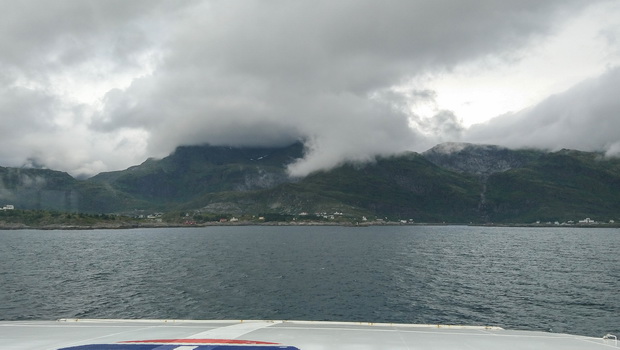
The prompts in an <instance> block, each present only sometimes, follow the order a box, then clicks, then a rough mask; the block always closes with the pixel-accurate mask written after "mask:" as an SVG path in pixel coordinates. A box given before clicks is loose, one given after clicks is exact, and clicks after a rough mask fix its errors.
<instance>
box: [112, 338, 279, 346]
mask: <svg viewBox="0 0 620 350" xmlns="http://www.w3.org/2000/svg"><path fill="white" fill-rule="evenodd" d="M121 343H157V344H244V345H247V344H254V345H278V343H272V342H266V341H255V340H238V339H187V338H185V339H152V340H129V341H122V342H121Z"/></svg>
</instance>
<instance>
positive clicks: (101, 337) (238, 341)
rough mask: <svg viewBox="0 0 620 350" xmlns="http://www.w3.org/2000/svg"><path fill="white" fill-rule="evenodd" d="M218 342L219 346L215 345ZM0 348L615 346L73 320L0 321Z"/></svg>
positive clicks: (474, 330) (375, 330) (404, 328)
mask: <svg viewBox="0 0 620 350" xmlns="http://www.w3.org/2000/svg"><path fill="white" fill-rule="evenodd" d="M222 339H225V340H227V341H222ZM145 340H146V342H145ZM132 341H133V342H132ZM136 341H139V342H136ZM269 343H277V344H269ZM104 344H105V345H104ZM0 348H1V349H4V350H57V349H64V348H75V349H76V350H100V349H111V350H117V349H122V350H125V349H128V350H133V349H136V350H147V349H158V350H175V349H178V350H210V349H211V350H213V349H218V350H219V349H222V350H226V349H229V350H233V349H234V350H237V349H247V350H250V349H263V350H268V349H286V350H294V349H300V350H319V349H320V350H323V349H325V350H326V349H356V350H365V349H368V350H370V349H382V350H383V349H391V350H400V349H403V350H405V349H407V350H414V349H480V350H482V349H493V350H496V349H505V350H510V349H520V350H522V349H562V350H571V349H575V350H576V349H579V350H584V349H586V350H587V349H619V348H620V347H619V345H618V342H617V340H614V339H603V338H592V337H585V336H575V335H567V334H555V333H545V332H532V331H517V330H504V329H502V328H498V327H467V326H438V325H408V324H371V323H344V322H318V321H317V322H315V321H189V320H187V321H182V320H86V319H78V320H58V321H23V322H20V321H7V322H0Z"/></svg>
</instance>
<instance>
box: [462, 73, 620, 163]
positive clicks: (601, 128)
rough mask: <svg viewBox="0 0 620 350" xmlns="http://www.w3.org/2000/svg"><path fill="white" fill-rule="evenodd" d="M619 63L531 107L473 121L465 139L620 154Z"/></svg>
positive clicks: (516, 145) (519, 145)
mask: <svg viewBox="0 0 620 350" xmlns="http://www.w3.org/2000/svg"><path fill="white" fill-rule="evenodd" d="M619 87H620V68H614V69H611V70H609V71H608V72H606V73H605V74H603V75H602V76H600V77H598V78H594V79H589V80H587V81H585V82H582V83H581V84H579V85H577V86H575V87H573V88H571V89H570V90H568V91H566V92H564V93H561V94H557V95H555V96H551V97H549V98H547V99H546V100H544V101H543V102H541V103H540V104H538V105H536V106H534V107H532V108H529V109H527V110H524V111H521V112H518V113H514V114H507V115H503V116H499V117H497V118H494V119H492V120H490V121H489V122H487V123H484V124H479V125H475V126H473V127H471V128H470V129H469V130H468V131H467V133H466V139H467V140H468V141H472V142H482V143H491V144H499V145H505V146H510V147H539V148H546V149H551V150H557V149H559V148H572V149H578V150H584V151H605V152H607V153H608V154H609V155H620V134H619V133H618V131H619V130H620V99H619V98H618V88H619Z"/></svg>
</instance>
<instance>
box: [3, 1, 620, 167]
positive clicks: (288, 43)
mask: <svg viewBox="0 0 620 350" xmlns="http://www.w3.org/2000/svg"><path fill="white" fill-rule="evenodd" d="M0 4H1V5H2V11H1V12H0V122H1V123H2V127H1V128H0V139H1V140H2V143H1V147H0V165H1V166H18V167H19V166H24V165H26V166H44V167H48V168H52V169H58V170H63V171H67V172H69V173H71V174H72V175H75V176H77V175H94V174H96V173H98V172H102V171H110V170H118V169H124V168H126V167H129V166H131V165H135V164H138V163H141V162H142V161H144V160H145V159H146V158H148V157H163V156H166V155H168V154H169V153H171V152H172V151H174V149H175V147H177V146H179V145H197V144H206V143H209V144H214V145H239V146H274V145H286V144H289V143H291V142H294V141H296V140H302V141H303V142H304V143H305V145H306V148H307V153H306V157H305V158H304V159H303V160H301V161H299V162H298V163H295V164H293V165H292V166H291V168H290V170H291V173H292V174H294V175H305V174H307V173H309V172H311V171H314V170H318V169H326V168H329V167H332V166H335V165H337V164H339V163H341V162H343V161H346V160H367V159H372V158H373V157H374V156H376V155H379V154H392V153H397V152H402V151H405V150H412V151H418V152H421V151H424V150H426V149H428V148H430V147H432V146H434V145H435V144H437V143H440V142H445V141H466V142H475V143H491V144H498V145H505V146H509V147H540V148H545V149H551V150H554V149H560V148H574V149H580V150H586V151H590V150H600V151H605V152H607V153H608V154H609V155H615V154H620V98H618V96H620V95H619V94H620V93H619V92H618V91H620V2H619V1H616V0H601V1H597V0H584V1H579V0H574V1H571V0H561V1H553V0H545V1H540V0H519V1H493V0H486V1H484V0H479V1H472V0H458V1H455V0H451V1H448V0H444V1H442V0H428V1H421V0H403V1H398V0H390V1H363V0H350V1H345V0H327V1H317V0H311V1H310V0H304V1H294V0H280V1H277V0H261V1H241V0H238V1H236V0H225V1H224V0H223V1H182V0H175V1H156V0H143V1H140V0H132V1H127V0H98V1H92V0H72V1H66V0H55V1H47V0H39V1H32V0H20V1H4V0H0Z"/></svg>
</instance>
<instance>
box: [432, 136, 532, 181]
mask: <svg viewBox="0 0 620 350" xmlns="http://www.w3.org/2000/svg"><path fill="white" fill-rule="evenodd" d="M542 154H543V152H541V151H534V150H511V149H508V148H504V147H500V146H493V145H475V144H470V143H455V142H447V143H442V144H439V145H437V146H435V147H433V148H431V149H429V150H428V151H426V152H424V153H422V155H423V156H424V157H425V158H426V159H428V160H429V161H430V162H432V163H434V164H436V165H437V166H440V167H443V168H446V169H450V170H452V171H456V172H460V173H469V174H475V175H482V176H488V175H491V174H494V173H499V172H504V171H507V170H510V169H514V168H520V167H522V166H524V165H526V164H527V163H529V162H531V161H533V160H536V159H538V158H539V157H540V156H541V155H542Z"/></svg>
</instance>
